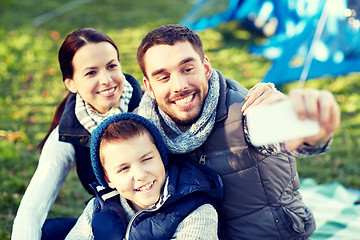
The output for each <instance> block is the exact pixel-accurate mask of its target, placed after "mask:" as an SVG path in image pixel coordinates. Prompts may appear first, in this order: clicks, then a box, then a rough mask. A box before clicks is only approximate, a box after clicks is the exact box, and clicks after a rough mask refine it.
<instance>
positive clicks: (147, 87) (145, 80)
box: [143, 77, 155, 99]
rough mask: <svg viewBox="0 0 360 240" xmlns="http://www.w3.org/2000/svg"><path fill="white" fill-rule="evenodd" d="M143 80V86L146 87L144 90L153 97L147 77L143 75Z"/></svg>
mask: <svg viewBox="0 0 360 240" xmlns="http://www.w3.org/2000/svg"><path fill="white" fill-rule="evenodd" d="M143 82H144V86H145V88H146V91H147V92H148V93H149V94H150V96H151V97H152V98H153V99H155V95H154V92H153V89H152V87H151V84H150V80H149V79H148V78H147V77H144V78H143Z"/></svg>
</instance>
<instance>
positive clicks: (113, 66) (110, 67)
mask: <svg viewBox="0 0 360 240" xmlns="http://www.w3.org/2000/svg"><path fill="white" fill-rule="evenodd" d="M116 67H117V65H116V64H111V65H109V66H108V69H113V68H116Z"/></svg>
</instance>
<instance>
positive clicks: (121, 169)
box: [117, 167, 129, 173]
mask: <svg viewBox="0 0 360 240" xmlns="http://www.w3.org/2000/svg"><path fill="white" fill-rule="evenodd" d="M128 169H129V167H122V168H120V169H119V170H118V171H117V173H121V172H125V171H126V170H128Z"/></svg>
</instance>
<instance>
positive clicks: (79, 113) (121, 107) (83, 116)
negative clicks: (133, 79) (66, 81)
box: [75, 79, 133, 133]
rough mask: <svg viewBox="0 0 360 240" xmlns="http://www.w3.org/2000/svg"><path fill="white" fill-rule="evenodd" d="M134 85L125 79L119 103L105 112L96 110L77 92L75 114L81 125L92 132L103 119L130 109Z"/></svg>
mask: <svg viewBox="0 0 360 240" xmlns="http://www.w3.org/2000/svg"><path fill="white" fill-rule="evenodd" d="M132 92H133V87H132V86H131V84H130V83H129V82H128V81H127V80H126V79H125V81H124V90H123V92H122V94H121V97H120V99H119V104H117V105H115V106H113V107H112V108H110V110H109V111H108V112H106V113H104V114H101V113H99V112H98V111H96V110H95V109H94V108H93V107H92V106H90V104H89V103H87V102H85V101H84V100H83V99H82V98H81V96H80V94H79V93H77V94H76V103H75V115H76V118H77V119H78V120H79V122H80V123H81V125H83V126H84V128H85V129H86V130H88V131H89V133H91V132H92V131H93V130H94V129H95V128H96V127H97V126H98V125H99V124H100V123H101V122H102V121H104V120H105V119H106V118H108V117H110V116H113V115H115V114H119V113H123V112H127V111H128V107H129V103H130V99H131V97H132Z"/></svg>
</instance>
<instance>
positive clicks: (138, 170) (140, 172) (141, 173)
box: [133, 166, 147, 181]
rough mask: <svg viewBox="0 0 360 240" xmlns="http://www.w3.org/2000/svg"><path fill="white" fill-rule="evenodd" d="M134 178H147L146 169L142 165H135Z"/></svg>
mask: <svg viewBox="0 0 360 240" xmlns="http://www.w3.org/2000/svg"><path fill="white" fill-rule="evenodd" d="M133 170H134V179H135V180H137V181H141V180H144V179H145V178H146V175H147V174H146V171H145V169H143V168H142V167H141V166H139V167H135V168H134V169H133Z"/></svg>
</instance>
